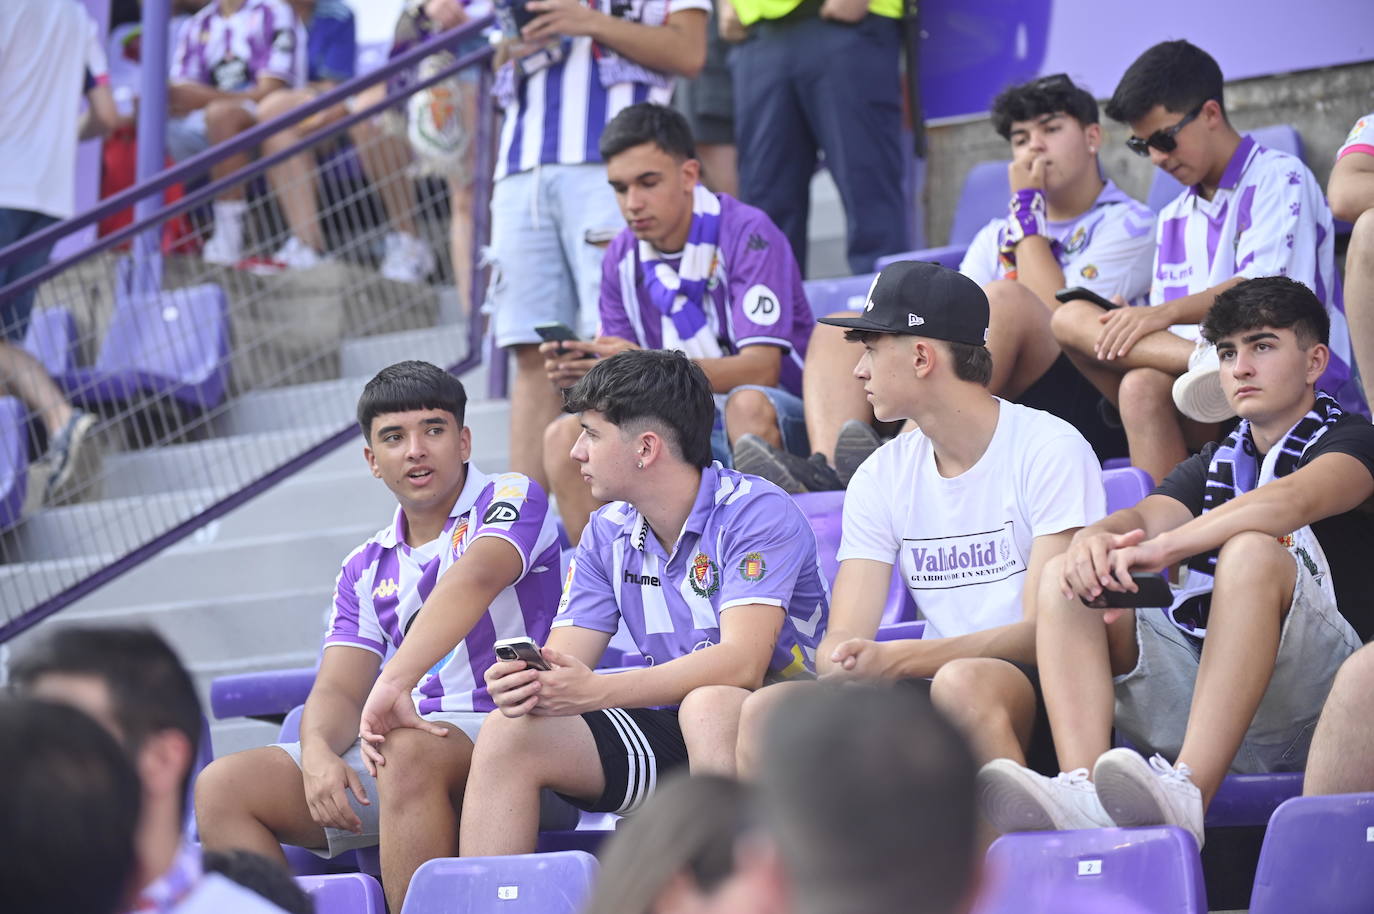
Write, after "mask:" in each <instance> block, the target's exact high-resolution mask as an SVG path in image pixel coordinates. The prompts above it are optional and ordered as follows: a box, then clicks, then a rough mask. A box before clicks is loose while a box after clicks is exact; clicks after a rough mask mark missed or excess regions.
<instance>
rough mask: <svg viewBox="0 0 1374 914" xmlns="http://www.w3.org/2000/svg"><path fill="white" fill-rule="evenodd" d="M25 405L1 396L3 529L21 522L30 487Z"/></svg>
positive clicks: (0, 511)
mask: <svg viewBox="0 0 1374 914" xmlns="http://www.w3.org/2000/svg"><path fill="white" fill-rule="evenodd" d="M24 417H25V412H24V405H23V404H22V403H20V402H19V401H18V400H16V399H15V398H14V397H0V530H6V529H8V528H10V527H13V526H14V525H15V524H17V523H19V519H20V517H22V516H23V513H24V495H25V494H26V493H27V492H28V488H29V446H28V437H29V436H28V424H27V422H26V421H25V418H24Z"/></svg>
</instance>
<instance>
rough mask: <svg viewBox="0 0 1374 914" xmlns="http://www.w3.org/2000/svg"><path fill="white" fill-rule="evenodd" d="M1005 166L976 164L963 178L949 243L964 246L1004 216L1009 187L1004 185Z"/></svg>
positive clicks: (1001, 162)
mask: <svg viewBox="0 0 1374 914" xmlns="http://www.w3.org/2000/svg"><path fill="white" fill-rule="evenodd" d="M1007 164H1008V163H1007V162H1006V161H1005V160H998V161H995V162H979V163H978V164H977V165H975V166H973V167H972V168H970V169H969V172H968V177H966V178H964V189H963V190H962V191H960V193H959V205H958V206H957V207H955V209H954V221H953V223H951V224H950V227H949V243H950V244H963V245H967V244H968V243H969V242H970V241H972V240H973V236H974V235H977V234H978V232H979V230H980V229H982V227H983V226H985V225H987V224H988V223H989V222H990V221H992V219H993V217H995V216H999V215H1002V216H1005V215H1006V213H1007V200H1008V199H1009V198H1010V197H1011V184H1010V183H1008V181H1007Z"/></svg>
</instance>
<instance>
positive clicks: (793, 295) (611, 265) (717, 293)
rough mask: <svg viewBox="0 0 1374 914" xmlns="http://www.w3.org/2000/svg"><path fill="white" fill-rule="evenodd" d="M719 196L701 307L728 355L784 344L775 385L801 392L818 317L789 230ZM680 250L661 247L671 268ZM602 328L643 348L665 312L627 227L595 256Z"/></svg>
mask: <svg viewBox="0 0 1374 914" xmlns="http://www.w3.org/2000/svg"><path fill="white" fill-rule="evenodd" d="M717 196H718V197H719V198H720V239H719V241H718V242H717V246H716V261H715V263H714V264H713V266H712V268H711V277H710V279H709V280H708V281H707V284H706V300H705V301H703V302H702V307H703V309H704V310H705V311H706V320H707V322H708V324H709V325H710V327H711V330H712V332H713V333H714V334H715V336H716V338H717V339H718V340H720V343H721V348H722V349H724V350H725V354H726V355H735V354H737V353H738V352H739V351H740V349H742V348H744V347H745V346H756V345H760V344H761V345H765V346H777V347H779V348H781V349H782V351H783V356H782V367H781V374H780V375H779V378H778V386H779V387H781V388H784V389H785V390H788V391H790V392H792V393H794V394H796V395H797V396H801V392H802V390H801V373H802V363H803V361H804V360H805V358H806V344H807V341H808V340H810V339H811V331H812V329H813V328H814V327H815V325H816V321H815V318H814V317H813V316H812V314H811V306H810V305H809V304H807V301H806V290H805V289H804V288H803V287H802V278H801V269H800V268H799V267H798V266H797V259H796V257H794V256H793V255H792V248H791V246H790V245H789V244H788V243H787V238H786V237H785V236H784V235H783V233H782V232H781V231H780V230H779V229H778V227H777V226H776V225H774V224H773V220H771V219H769V218H768V216H767V214H766V213H764V212H763V210H760V209H756V208H754V207H752V206H749V205H748V204H747V203H741V202H740V201H738V200H736V199H735V198H734V197H731V196H730V195H729V194H717ZM681 260H682V256H681V255H680V254H678V255H671V256H670V255H664V257H663V262H664V263H666V264H668V265H669V266H671V267H672V268H673V269H675V270H676V269H677V267H678V264H679V263H680V262H681ZM598 310H599V312H600V318H601V332H602V333H603V334H605V335H607V336H618V337H621V338H622V339H627V340H631V341H633V342H635V343H638V344H639V345H640V346H643V347H645V348H646V349H661V348H662V347H663V312H662V311H660V310H659V309H658V308H657V307H656V306H655V305H654V303H653V300H652V299H651V298H650V297H649V292H648V290H647V288H646V287H645V285H644V268H643V265H642V264H641V263H640V260H639V242H638V240H637V239H636V238H635V236H634V232H632V231H630V229H628V228H626V229H625V230H624V231H622V232H621V233H620V234H619V235H617V236H615V238H614V239H612V240H611V243H610V246H609V247H607V249H606V256H605V258H603V259H602V261H601V298H600V302H599V308H598Z"/></svg>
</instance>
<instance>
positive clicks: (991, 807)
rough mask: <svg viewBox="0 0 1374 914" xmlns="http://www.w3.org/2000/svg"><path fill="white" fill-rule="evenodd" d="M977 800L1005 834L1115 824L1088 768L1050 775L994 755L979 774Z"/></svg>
mask: <svg viewBox="0 0 1374 914" xmlns="http://www.w3.org/2000/svg"><path fill="white" fill-rule="evenodd" d="M978 804H979V807H980V808H981V809H982V811H983V818H985V819H987V820H988V822H990V823H991V824H992V825H993V827H995V828H996V829H997V830H998V831H1002V832H1013V831H1070V830H1073V829H1079V828H1110V827H1111V826H1112V824H1113V823H1112V820H1111V817H1110V816H1108V815H1107V813H1106V811H1105V810H1104V809H1103V808H1102V804H1101V803H1100V802H1098V799H1097V791H1096V790H1094V789H1093V784H1092V782H1091V781H1089V780H1088V769H1086V768H1078V769H1075V770H1073V771H1068V772H1064V773H1062V774H1059V775H1057V776H1055V777H1052V778H1047V777H1045V776H1044V775H1043V774H1037V773H1035V772H1034V771H1031V770H1030V769H1029V768H1026V767H1024V766H1022V765H1018V764H1016V763H1015V762H1013V761H1012V760H1011V759H1006V758H999V759H993V760H992V761H990V762H988V763H987V764H986V765H984V766H983V767H982V769H981V770H980V771H979V772H978Z"/></svg>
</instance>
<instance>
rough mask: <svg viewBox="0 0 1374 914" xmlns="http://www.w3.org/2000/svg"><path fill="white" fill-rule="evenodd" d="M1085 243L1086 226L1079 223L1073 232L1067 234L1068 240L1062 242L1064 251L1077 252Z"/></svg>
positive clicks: (1068, 252) (1086, 238) (1086, 236)
mask: <svg viewBox="0 0 1374 914" xmlns="http://www.w3.org/2000/svg"><path fill="white" fill-rule="evenodd" d="M1087 244H1088V229H1087V227H1086V226H1082V225H1080V226H1079V227H1078V228H1077V229H1075V230H1074V233H1073V234H1072V235H1070V236H1069V240H1068V241H1066V242H1064V253H1065V254H1077V253H1078V252H1079V251H1081V250H1083V248H1085V247H1086V246H1087Z"/></svg>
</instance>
